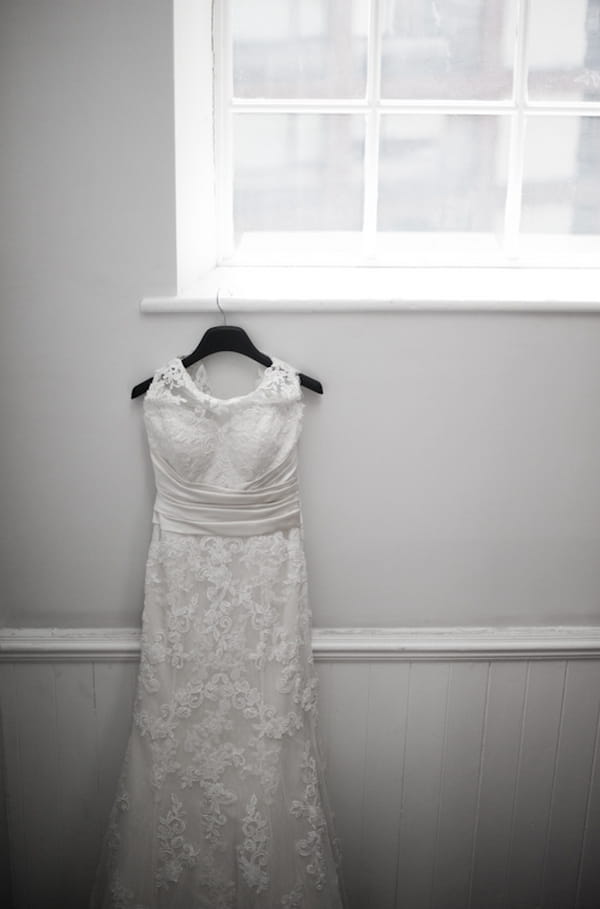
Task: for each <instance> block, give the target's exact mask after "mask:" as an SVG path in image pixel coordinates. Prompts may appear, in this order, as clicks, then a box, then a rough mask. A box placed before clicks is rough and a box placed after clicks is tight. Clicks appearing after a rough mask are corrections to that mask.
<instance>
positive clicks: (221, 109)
mask: <svg viewBox="0 0 600 909" xmlns="http://www.w3.org/2000/svg"><path fill="white" fill-rule="evenodd" d="M213 35H214V41H215V47H216V54H215V69H214V99H215V100H214V136H215V161H216V162H217V166H216V168H215V181H216V183H215V192H216V199H217V261H218V262H226V261H227V260H228V259H230V258H231V257H232V256H233V251H234V236H233V177H234V174H233V111H232V108H233V42H232V33H231V0H221V2H217V0H213Z"/></svg>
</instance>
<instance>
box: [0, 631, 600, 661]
mask: <svg viewBox="0 0 600 909" xmlns="http://www.w3.org/2000/svg"><path fill="white" fill-rule="evenodd" d="M140 638H141V633H140V629H138V628H125V627H123V628H4V629H0V661H3V662H12V663H15V662H33V661H38V662H63V661H72V660H73V661H90V660H96V661H102V662H112V661H122V660H127V661H135V660H138V659H139V656H140ZM312 644H313V654H314V658H315V660H322V661H327V662H330V661H333V662H338V661H342V662H353V661H373V660H397V661H404V662H412V661H416V660H437V661H444V662H446V661H452V660H463V661H465V660H467V661H472V660H486V661H487V660H511V659H513V660H562V659H568V660H573V659H598V658H600V625H599V626H597V625H592V626H582V625H560V626H545V625H544V626H510V627H509V626H506V627H501V626H494V627H475V626H444V627H411V628H393V627H384V628H357V627H352V628H339V627H338V628H313V634H312Z"/></svg>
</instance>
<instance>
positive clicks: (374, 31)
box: [363, 0, 382, 259]
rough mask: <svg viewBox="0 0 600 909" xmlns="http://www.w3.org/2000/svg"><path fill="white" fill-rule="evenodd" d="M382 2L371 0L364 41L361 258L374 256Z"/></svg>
mask: <svg viewBox="0 0 600 909" xmlns="http://www.w3.org/2000/svg"><path fill="white" fill-rule="evenodd" d="M381 6H382V0H372V2H371V16H370V22H369V35H368V38H367V91H366V97H367V112H366V115H365V116H366V130H365V153H364V188H363V189H364V202H363V256H364V257H365V258H366V259H372V258H374V256H375V249H376V241H377V195H378V184H379V125H380V113H379V104H380V97H381V44H382V21H381V17H382V9H381Z"/></svg>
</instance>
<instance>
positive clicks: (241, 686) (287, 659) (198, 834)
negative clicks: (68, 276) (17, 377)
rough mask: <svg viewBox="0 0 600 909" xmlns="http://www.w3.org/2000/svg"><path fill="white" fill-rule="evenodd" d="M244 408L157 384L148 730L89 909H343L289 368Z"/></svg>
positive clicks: (183, 373)
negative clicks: (319, 720)
mask: <svg viewBox="0 0 600 909" xmlns="http://www.w3.org/2000/svg"><path fill="white" fill-rule="evenodd" d="M259 377H260V378H259V381H258V384H257V385H256V386H255V388H254V389H253V390H252V391H251V392H250V393H249V394H245V395H239V396H237V397H232V398H227V399H220V398H216V397H214V396H213V395H212V394H211V390H210V387H209V384H208V377H207V373H206V369H205V367H204V364H203V362H202V361H199V362H198V363H196V364H195V365H194V366H193V367H191V368H190V370H189V371H188V370H186V369H185V368H184V366H183V364H182V362H181V359H179V358H175V359H173V360H171V361H170V362H169V363H168V364H167V365H166V366H165V367H162V368H160V369H158V370H157V371H156V372H155V373H154V377H153V380H152V384H151V386H150V388H149V389H148V391H147V393H146V396H145V399H144V423H145V427H146V432H147V437H148V444H149V449H150V455H151V459H152V465H153V470H154V477H155V481H156V500H155V505H154V512H153V525H152V536H151V540H150V546H149V551H148V558H147V564H146V579H145V601H144V609H143V613H142V636H141V661H140V668H139V674H138V680H137V687H136V692H135V701H134V710H133V718H132V726H131V732H130V737H129V741H128V744H127V749H126V752H125V757H124V761H123V767H122V770H121V774H120V777H119V781H118V786H117V792H116V795H115V799H114V803H113V805H112V809H111V813H110V817H109V822H108V825H107V829H106V833H105V836H104V840H103V845H102V852H101V856H100V859H99V862H98V867H97V873H96V879H95V884H94V887H93V892H92V896H91V901H90V909H267V907H268V909H344V907H345V906H346V905H347V903H346V898H345V896H344V893H343V884H342V880H341V868H340V863H341V854H340V847H339V842H338V840H337V839H336V836H335V833H334V828H333V823H334V818H333V814H332V811H331V807H330V804H329V802H328V798H327V791H326V784H325V778H324V770H325V764H324V757H323V749H322V744H321V740H320V738H319V729H318V726H317V708H318V679H317V676H316V672H315V670H314V666H313V658H312V651H311V611H310V607H309V601H308V596H307V578H306V564H305V556H304V549H303V525H302V516H301V508H300V500H299V490H298V479H297V442H298V438H299V435H300V431H301V425H302V414H303V410H304V402H303V400H302V393H301V389H300V381H299V377H298V375H297V373H296V371H295V370H294V369H293V368H292V367H291V366H289V365H288V364H287V363H285V362H284V361H282V360H278V359H274V360H273V363H272V365H271V366H269V367H267V368H266V369H265V370H264V371H262V372H261V370H259Z"/></svg>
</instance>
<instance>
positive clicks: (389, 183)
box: [378, 114, 509, 233]
mask: <svg viewBox="0 0 600 909" xmlns="http://www.w3.org/2000/svg"><path fill="white" fill-rule="evenodd" d="M508 135H509V122H508V117H497V116H488V115H480V116H463V115H444V114H411V115H409V116H407V115H398V114H389V115H385V116H384V117H382V124H381V152H380V165H379V210H378V227H379V230H382V231H444V232H448V231H467V232H489V233H500V232H501V231H502V226H503V218H504V203H505V194H506V174H507V160H508Z"/></svg>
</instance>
